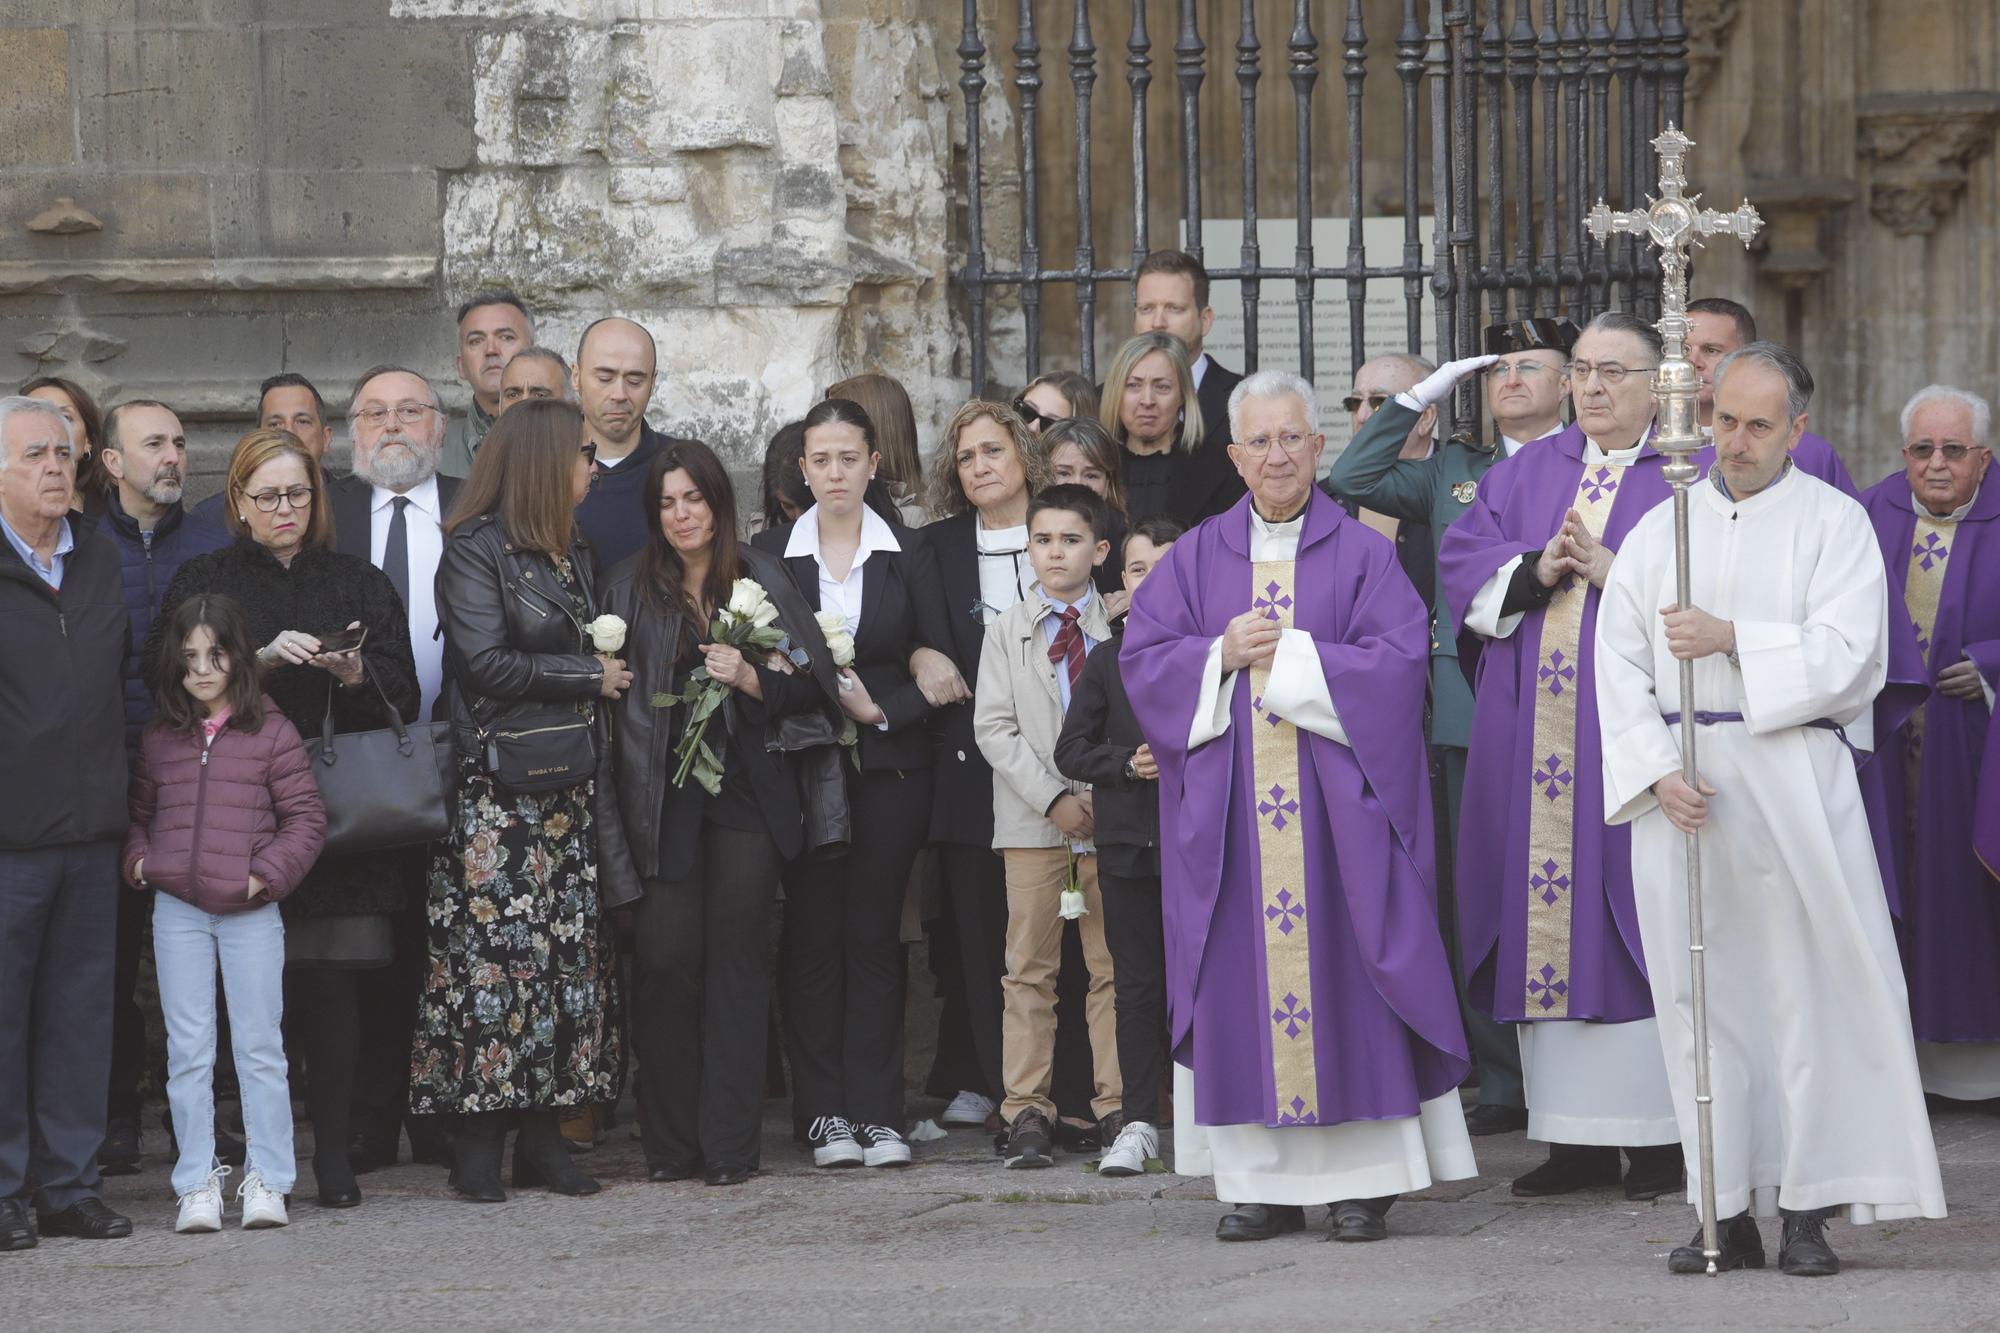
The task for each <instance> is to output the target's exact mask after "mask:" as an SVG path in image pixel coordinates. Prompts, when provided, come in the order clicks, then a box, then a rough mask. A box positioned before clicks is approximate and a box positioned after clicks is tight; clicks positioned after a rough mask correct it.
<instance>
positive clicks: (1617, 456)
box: [1583, 430, 1653, 466]
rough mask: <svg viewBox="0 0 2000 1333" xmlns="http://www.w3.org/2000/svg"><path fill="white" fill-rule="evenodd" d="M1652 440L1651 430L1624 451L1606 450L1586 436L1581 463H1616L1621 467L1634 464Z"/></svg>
mask: <svg viewBox="0 0 2000 1333" xmlns="http://www.w3.org/2000/svg"><path fill="white" fill-rule="evenodd" d="M1652 438H1653V433H1652V431H1651V430H1648V431H1647V432H1646V434H1645V436H1644V437H1643V438H1642V439H1640V440H1639V442H1638V443H1636V444H1633V445H1631V446H1629V447H1627V448H1624V449H1606V448H1605V447H1604V446H1603V445H1601V444H1599V443H1598V442H1597V441H1596V440H1593V439H1591V438H1590V437H1589V436H1588V435H1586V436H1584V437H1583V442H1584V450H1583V461H1584V462H1586V463H1617V464H1620V465H1621V466H1622V465H1624V464H1626V463H1634V462H1637V461H1638V459H1639V453H1640V451H1641V450H1643V449H1644V448H1645V447H1646V446H1647V444H1649V443H1650V442H1651V441H1652ZM1593 451H1595V456H1593Z"/></svg>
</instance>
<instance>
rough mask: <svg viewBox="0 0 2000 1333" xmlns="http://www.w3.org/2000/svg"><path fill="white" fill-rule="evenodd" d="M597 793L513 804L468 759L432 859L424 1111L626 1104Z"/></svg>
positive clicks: (416, 1098) (420, 1063)
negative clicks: (621, 1096) (601, 897)
mask: <svg viewBox="0 0 2000 1333" xmlns="http://www.w3.org/2000/svg"><path fill="white" fill-rule="evenodd" d="M590 797H591V785H590V784H585V785H583V786H581V787H577V788H574V789H572V790H569V791H561V792H553V793H548V794H545V795H540V796H515V795H510V794H508V793H506V792H503V791H501V790H499V789H498V788H497V787H495V786H494V785H493V783H492V781H491V780H490V779H488V778H487V777H486V776H485V775H484V774H482V773H480V772H479V770H478V766H477V761H476V760H473V759H469V758H468V759H461V761H460V765H459V785H458V798H457V799H458V807H457V818H456V819H455V821H454V827H453V829H452V833H451V836H450V839H449V840H448V841H447V842H444V843H442V844H439V846H438V848H437V853H436V855H435V856H434V857H433V859H432V863H431V874H430V899H429V937H430V938H429V944H430V967H429V973H428V976H427V977H426V980H425V983H424V994H423V1001H422V1006H421V1009H420V1012H419V1015H418V1022H417V1035H416V1044H415V1048H414V1051H413V1054H412V1057H411V1071H410V1109H411V1110H412V1111H415V1112H417V1113H418V1114H420V1115H421V1114H429V1113H433V1112H455V1111H456V1112H466V1111H472V1112H478V1111H507V1110H521V1109H529V1108H535V1107H550V1106H578V1105H582V1104H583V1103H586V1102H610V1101H616V1100H617V1098H618V1091H619V1087H618V1085H619V1078H620V1069H621V1065H622V1061H621V1059H620V1053H619V1045H618V1043H619V1036H618V1024H617V1014H616V994H615V987H614V984H613V982H614V977H615V963H616V960H615V957H614V952H615V951H614V947H613V943H612V939H611V934H610V931H609V929H608V928H607V927H606V926H605V925H604V923H603V922H602V920H601V913H600V910H599V906H598V892H597V854H596V849H597V832H596V829H595V827H594V826H593V820H592V817H591V807H590Z"/></svg>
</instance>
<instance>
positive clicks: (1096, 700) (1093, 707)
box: [1055, 632, 1160, 854]
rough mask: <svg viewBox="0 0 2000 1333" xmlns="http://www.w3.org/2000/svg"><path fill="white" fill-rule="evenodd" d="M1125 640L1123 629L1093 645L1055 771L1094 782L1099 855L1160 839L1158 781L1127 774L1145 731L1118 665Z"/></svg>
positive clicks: (1059, 740)
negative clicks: (1120, 648) (1126, 765)
mask: <svg viewBox="0 0 2000 1333" xmlns="http://www.w3.org/2000/svg"><path fill="white" fill-rule="evenodd" d="M1124 642H1125V636H1124V634H1123V632H1120V633H1118V634H1114V635H1113V636H1112V637H1111V638H1110V640H1109V641H1107V642H1105V643H1100V644H1098V645H1097V647H1095V648H1093V649H1091V650H1090V656H1089V657H1087V658H1085V659H1084V662H1083V674H1082V675H1081V676H1079V677H1077V682H1076V688H1075V689H1073V690H1071V691H1070V694H1069V711H1068V712H1067V713H1064V714H1063V726H1062V734H1061V735H1060V736H1058V737H1057V738H1056V752H1055V761H1056V771H1057V772H1058V773H1061V774H1062V775H1063V776H1064V777H1066V778H1070V779H1073V780H1074V781H1077V782H1088V783H1089V784H1090V788H1091V803H1092V809H1093V811H1094V815H1095V822H1096V825H1097V832H1096V834H1095V835H1094V840H1095V842H1096V844H1097V847H1098V850H1099V853H1100V854H1102V853H1103V851H1104V849H1105V848H1107V847H1112V846H1122V847H1157V846H1159V842H1160V784H1159V783H1158V782H1152V781H1146V780H1144V779H1139V778H1128V777H1126V776H1125V764H1126V761H1127V760H1129V759H1131V757H1132V756H1133V754H1135V753H1136V752H1137V751H1138V749H1139V747H1140V746H1141V745H1143V744H1145V742H1146V736H1145V733H1144V732H1142V731H1140V730H1139V718H1138V715H1137V714H1136V713H1134V712H1133V711H1132V701H1131V699H1129V698H1127V697H1126V694H1125V678H1124V676H1123V675H1122V674H1120V672H1119V670H1118V650H1119V647H1120V645H1122V644H1123V643H1124Z"/></svg>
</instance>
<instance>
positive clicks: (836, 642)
mask: <svg viewBox="0 0 2000 1333" xmlns="http://www.w3.org/2000/svg"><path fill="white" fill-rule="evenodd" d="M813 619H815V620H817V621H818V622H819V632H820V634H821V635H822V636H823V637H824V638H825V639H826V646H827V650H828V651H829V652H831V653H832V654H833V664H834V665H835V666H837V667H844V666H853V665H854V636H853V635H852V634H849V633H848V632H847V617H846V616H843V615H841V614H840V613H839V612H838V611H816V612H814V613H813Z"/></svg>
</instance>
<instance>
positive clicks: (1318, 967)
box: [1119, 491, 1469, 1128]
mask: <svg viewBox="0 0 2000 1333" xmlns="http://www.w3.org/2000/svg"><path fill="white" fill-rule="evenodd" d="M1249 526H1250V501H1249V500H1248V499H1245V500H1243V501H1240V502H1239V503H1238V504H1236V505H1235V507H1233V508H1232V509H1230V510H1229V511H1228V512H1227V513H1225V514H1222V515H1219V516H1217V517H1215V518H1211V519H1209V520H1207V521H1206V522H1204V523H1202V524H1201V525H1200V526H1198V527H1196V528H1195V529H1194V530H1193V531H1192V532H1189V533H1188V534H1187V535H1186V536H1184V537H1182V538H1181V539H1180V540H1179V541H1177V542H1175V543H1174V547H1173V550H1172V551H1171V552H1169V554H1168V555H1167V557H1166V559H1165V560H1163V561H1162V562H1161V563H1160V564H1159V565H1158V566H1156V567H1155V568H1154V570H1153V571H1152V573H1151V574H1150V575H1148V576H1147V579H1146V581H1145V583H1144V585H1143V586H1142V587H1141V588H1140V590H1139V592H1138V595H1137V596H1136V597H1135V598H1134V599H1133V605H1132V610H1131V613H1130V615H1129V617H1128V623H1127V629H1126V631H1125V639H1124V648H1123V651H1122V652H1121V653H1120V658H1119V660H1120V667H1121V671H1122V674H1123V677H1124V682H1125V688H1126V692H1127V694H1128V695H1129V696H1130V697H1131V700H1132V708H1133V711H1134V712H1135V713H1136V714H1137V715H1138V718H1139V723H1140V726H1141V728H1142V729H1143V730H1144V732H1145V734H1146V738H1147V741H1148V743H1149V744H1150V745H1151V746H1152V749H1153V753H1154V755H1155V758H1156V759H1157V761H1158V763H1159V767H1160V799H1161V811H1162V821H1161V824H1162V847H1161V858H1160V859H1161V880H1162V897H1161V914H1162V918H1163V923H1164V926H1165V932H1166V952H1167V993H1168V995H1167V998H1168V1017H1169V1022H1170V1025H1171V1029H1172V1042H1173V1049H1174V1055H1175V1059H1176V1060H1177V1061H1179V1062H1180V1063H1181V1064H1184V1065H1187V1066H1189V1067H1191V1068H1192V1070H1193V1071H1194V1077H1195V1092H1196V1095H1195V1105H1196V1108H1197V1116H1198V1119H1199V1121H1200V1123H1202V1124H1207V1125H1265V1126H1270V1127H1273V1128H1279V1127H1284V1126H1290V1125H1334V1124H1341V1123H1345V1122H1349V1121H1356V1120H1389V1119H1399V1118H1405V1117H1410V1116H1415V1115H1416V1114H1417V1113H1418V1107H1419V1104H1420V1103H1422V1102H1425V1101H1429V1100H1431V1099H1433V1098H1436V1097H1439V1096H1441V1095H1443V1094H1444V1093H1446V1092H1448V1091H1450V1090H1451V1089H1452V1088H1455V1087H1456V1086H1457V1085H1458V1083H1459V1081H1460V1080H1461V1079H1463V1078H1464V1076H1465V1074H1466V1072H1467V1069H1468V1067H1469V1062H1468V1059H1467V1051H1466V1042H1465V1034H1464V1030H1463V1028H1462V1026H1461V1024H1460V1021H1459V1017H1458V1011H1457V1006H1456V1003H1455V1001H1454V999H1453V992H1452V982H1451V972H1450V967H1449V962H1448V959H1447V957H1446V954H1445V951H1444V945H1443V942H1442V940H1441V939H1440V938H1439V935H1438V925H1437V913H1436V908H1435V906H1434V903H1435V899H1434V896H1433V889H1432V881H1431V875H1432V861H1431V811H1430V789H1429V783H1428V776H1427V766H1426V758H1425V750H1424V736H1423V701H1424V687H1425V677H1426V672H1427V669H1428V665H1429V656H1430V645H1429V639H1428V637H1427V626H1428V620H1429V618H1428V615H1427V612H1426V609H1425V607H1424V605H1423V603H1422V601H1421V600H1420V599H1419V598H1418V596H1417V595H1416V593H1415V592H1414V591H1413V590H1412V589H1411V587H1410V583H1409V580H1408V579H1407V578H1406V577H1404V575H1403V573H1402V570H1401V569H1400V568H1399V567H1398V566H1397V563H1396V557H1395V550H1394V548H1393V547H1392V546H1391V545H1390V543H1389V542H1387V541H1385V540H1384V539H1383V538H1382V537H1381V536H1379V535H1378V534H1376V533H1375V532H1373V531H1371V530H1369V529H1368V528H1366V527H1364V526H1363V525H1362V524H1360V523H1358V522H1356V521H1355V520H1353V519H1350V518H1348V517H1347V516H1346V515H1345V514H1344V513H1342V512H1341V510H1340V507H1339V506H1338V505H1337V504H1336V503H1334V502H1333V501H1332V500H1330V499H1328V498H1327V497H1326V496H1324V495H1322V494H1320V493H1319V492H1317V491H1314V492H1313V493H1312V495H1311V498H1310V499H1309V501H1308V507H1307V510H1306V513H1305V517H1304V521H1303V526H1302V530H1301V534H1300V538H1299V547H1298V552H1297V557H1296V559H1295V560H1291V561H1265V562H1252V561H1251V559H1250V556H1249V551H1250V537H1249ZM1253 606H1254V607H1256V608H1257V609H1259V610H1261V611H1262V612H1264V613H1265V614H1266V615H1268V616H1270V617H1271V618H1272V619H1274V620H1276V621H1277V622H1278V623H1279V624H1280V625H1281V626H1284V627H1287V628H1292V629H1298V630H1302V631H1304V632H1305V633H1307V634H1309V635H1310V636H1311V637H1312V639H1313V641H1314V647H1315V648H1316V649H1317V653H1318V659H1319V665H1320V668H1321V669H1322V670H1323V672H1324V674H1325V679H1326V685H1327V691H1328V694H1329V696H1330V697H1331V699H1332V702H1333V705H1334V708H1335V710H1336V711H1337V712H1338V714H1339V718H1340V725H1341V728H1342V729H1343V730H1344V731H1345V732H1346V734H1347V737H1348V739H1349V742H1350V744H1347V745H1343V744H1341V743H1339V742H1338V741H1335V740H1332V739H1330V738H1328V737H1326V736H1322V735H1318V734H1315V733H1313V732H1310V731H1306V730H1303V729H1300V728H1297V727H1295V726H1293V725H1292V724H1291V723H1290V722H1289V721H1287V720H1285V719H1284V718H1281V717H1278V716H1276V715H1275V714H1274V713H1271V712H1267V711H1266V710H1264V709H1263V708H1262V694H1261V687H1260V682H1261V681H1262V680H1263V679H1265V678H1266V677H1267V676H1268V669H1264V670H1262V671H1260V670H1259V669H1257V668H1251V669H1246V670H1243V671H1240V672H1238V673H1237V674H1236V677H1235V679H1234V681H1233V684H1232V689H1231V695H1230V709H1231V713H1230V718H1231V721H1230V725H1229V728H1228V730H1227V731H1225V732H1224V733H1223V734H1222V735H1221V736H1219V737H1217V738H1216V739H1214V740H1212V741H1209V742H1207V743H1205V744H1203V745H1200V746H1198V747H1196V748H1195V749H1194V750H1193V751H1189V750H1188V748H1187V742H1188V737H1189V733H1190V730H1191V723H1192V721H1193V718H1194V715H1195V709H1196V706H1197V702H1198V700H1199V699H1200V697H1201V694H1202V678H1203V672H1204V668H1205V664H1206V662H1207V658H1208V654H1209V647H1210V645H1211V644H1212V643H1213V642H1214V641H1215V640H1216V639H1217V638H1218V637H1220V636H1221V634H1222V633H1223V630H1224V629H1225V628H1226V627H1227V625H1228V623H1229V621H1230V620H1231V619H1232V618H1233V617H1235V616H1238V615H1241V614H1242V613H1243V612H1245V611H1248V610H1250V609H1252V607H1253Z"/></svg>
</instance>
